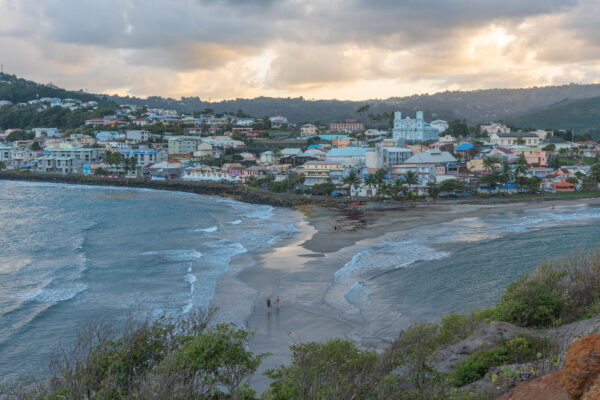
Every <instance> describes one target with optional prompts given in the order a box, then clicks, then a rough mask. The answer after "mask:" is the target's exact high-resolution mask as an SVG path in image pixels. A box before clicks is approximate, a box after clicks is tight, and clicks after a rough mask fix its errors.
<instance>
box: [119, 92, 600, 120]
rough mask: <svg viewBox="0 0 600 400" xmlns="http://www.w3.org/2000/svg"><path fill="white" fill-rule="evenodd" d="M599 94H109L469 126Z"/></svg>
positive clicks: (310, 115) (183, 104) (156, 102)
mask: <svg viewBox="0 0 600 400" xmlns="http://www.w3.org/2000/svg"><path fill="white" fill-rule="evenodd" d="M596 96H600V84H589V85H576V84H571V85H563V86H547V87H534V88H528V89H489V90H475V91H468V92H466V91H465V92H463V91H453V92H450V91H446V92H441V93H435V94H425V95H414V96H408V97H392V98H389V99H385V100H382V99H378V100H365V101H344V100H306V99H304V98H302V97H298V98H273V97H258V98H255V99H235V100H226V101H220V102H208V101H203V100H201V99H200V98H199V97H183V98H181V99H180V100H175V99H171V98H162V97H149V98H147V99H140V98H137V97H120V96H109V97H108V98H109V99H110V100H113V101H115V102H117V103H126V104H135V105H138V106H148V107H158V108H170V109H176V110H178V111H181V112H192V111H198V110H202V109H205V108H210V109H213V110H215V111H216V112H235V111H237V110H240V109H241V110H243V111H244V112H246V113H249V114H252V115H255V116H265V115H275V114H283V115H285V116H286V117H288V119H290V120H291V121H293V122H304V121H320V122H323V123H327V122H331V121H339V120H343V119H344V118H351V117H357V116H358V115H357V113H356V109H357V108H358V107H360V106H362V105H364V104H369V105H370V106H371V108H370V110H369V114H375V115H377V114H382V113H384V112H388V113H389V112H393V111H396V110H399V111H402V112H403V113H408V114H409V115H412V116H414V112H415V111H416V110H423V111H425V118H426V119H435V118H442V119H445V120H454V119H463V118H466V119H467V121H468V122H469V123H471V124H474V123H479V122H488V121H492V120H503V119H508V118H510V117H514V116H516V115H519V114H522V113H523V112H525V111H529V110H534V109H539V108H541V107H545V106H549V105H551V104H554V103H557V102H559V101H561V100H563V99H567V98H568V99H584V98H590V97H596Z"/></svg>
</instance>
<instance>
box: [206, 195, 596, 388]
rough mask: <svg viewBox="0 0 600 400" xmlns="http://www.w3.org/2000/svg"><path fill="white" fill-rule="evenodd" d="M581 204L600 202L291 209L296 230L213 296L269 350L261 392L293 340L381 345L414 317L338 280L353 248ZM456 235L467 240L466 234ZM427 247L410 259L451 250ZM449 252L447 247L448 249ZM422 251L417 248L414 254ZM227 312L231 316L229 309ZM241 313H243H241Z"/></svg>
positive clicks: (257, 384) (255, 344) (259, 347)
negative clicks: (240, 298) (241, 300)
mask: <svg viewBox="0 0 600 400" xmlns="http://www.w3.org/2000/svg"><path fill="white" fill-rule="evenodd" d="M583 203H585V205H586V207H587V206H590V207H596V206H598V205H599V204H600V202H599V201H598V200H597V199H586V200H580V199H578V200H563V201H561V202H560V203H559V204H558V206H557V205H555V203H551V202H547V201H540V202H536V201H524V202H510V203H499V204H485V203H484V204H472V203H461V202H456V203H451V202H439V203H435V202H432V203H419V204H414V203H413V204H397V203H396V204H378V205H377V206H366V207H362V208H359V207H355V208H346V209H330V208H323V207H312V206H304V207H300V208H297V209H296V210H294V211H293V212H294V213H296V214H297V217H298V219H297V221H298V222H297V223H296V225H295V226H296V228H297V229H298V232H297V234H295V235H294V236H293V237H291V238H287V239H281V240H278V241H275V242H274V243H272V244H270V245H268V246H266V247H264V248H261V249H259V250H258V251H256V252H254V253H253V254H252V257H253V259H254V264H253V265H252V266H251V267H249V268H244V269H242V270H241V272H239V273H238V274H237V275H236V276H235V277H234V276H231V275H226V276H224V277H223V278H222V281H221V284H220V285H219V288H218V289H217V292H216V294H215V301H214V305H215V306H217V307H223V308H225V309H229V308H230V307H232V306H233V308H235V309H238V310H240V311H241V312H240V313H239V314H236V318H237V319H235V322H237V323H241V324H245V325H246V326H247V327H248V328H249V329H250V330H252V331H254V333H255V336H254V338H253V340H252V343H251V349H252V350H253V351H255V352H257V353H270V356H268V357H266V358H265V360H264V361H263V364H262V365H261V367H260V370H259V372H258V373H257V374H256V375H255V377H254V378H253V381H252V386H253V387H254V388H255V389H257V390H259V391H260V390H264V389H266V388H267V380H266V379H265V377H264V376H262V373H263V372H264V371H265V370H266V369H270V368H276V367H279V366H281V365H284V364H287V363H288V362H289V360H290V350H289V346H290V345H293V344H295V343H306V342H310V341H318V342H323V341H326V340H328V339H332V338H336V337H341V338H347V339H350V340H353V341H354V342H355V343H357V344H358V345H359V346H360V347H361V348H365V349H380V348H383V347H385V346H387V345H388V344H389V343H390V341H391V340H393V339H394V337H395V336H396V335H397V334H398V333H399V332H400V331H401V330H402V329H405V328H406V327H408V326H409V325H410V324H411V323H413V322H416V321H418V320H419V319H416V318H415V316H414V315H412V316H410V313H405V312H399V311H398V308H401V307H389V306H384V305H382V304H385V302H384V303H381V304H371V302H370V301H368V300H365V299H363V298H360V297H361V296H358V297H359V298H360V299H359V300H356V301H355V300H354V299H352V297H351V296H350V295H349V294H351V293H352V292H353V291H354V287H351V288H349V287H344V286H343V285H338V282H339V281H340V278H343V274H341V272H343V271H344V270H345V269H347V268H348V265H351V264H352V263H353V262H354V259H355V258H356V256H357V254H361V252H363V253H364V252H368V251H371V250H369V249H371V248H372V247H373V246H379V247H380V248H385V247H386V243H387V241H389V240H392V238H394V237H396V236H397V235H399V234H400V235H403V234H404V235H406V234H409V235H410V234H412V233H413V232H425V231H427V232H436V231H439V230H440V227H443V229H442V230H444V229H445V230H448V229H449V228H448V227H449V226H452V224H454V221H463V220H465V219H466V220H468V221H474V220H477V219H478V218H480V217H483V216H487V215H494V216H496V217H497V218H498V219H499V220H502V216H503V215H505V216H507V218H514V215H515V213H518V215H521V214H523V215H525V216H527V215H529V214H530V213H540V212H541V213H542V214H543V213H545V212H548V213H552V212H553V207H558V208H560V211H561V212H564V211H566V210H568V209H569V208H572V207H582V204H583ZM594 212H596V211H594ZM535 215H537V214H535ZM582 218H583V219H585V217H582ZM577 221H579V220H577ZM492 239H493V237H492ZM459 240H460V241H463V240H466V241H469V240H471V239H469V238H464V237H463V238H460V239H459ZM475 240H479V238H476V239H475ZM401 246H403V245H401ZM432 247H434V248H435V247H439V248H443V246H432ZM425 249H427V250H425ZM428 250H429V249H428V248H417V252H416V253H417V255H416V256H415V260H414V261H411V260H409V261H408V263H409V264H411V265H412V264H414V262H418V261H420V260H421V261H422V260H424V261H427V260H437V259H439V258H444V257H447V255H448V254H449V253H447V252H444V251H442V250H439V251H437V252H435V251H434V253H431V252H427V251H428ZM446 250H448V251H450V249H449V248H447V249H446ZM419 251H422V254H418V253H419ZM431 254H434V255H431ZM236 257H239V259H238V260H237V261H236V259H235V258H234V259H233V260H232V265H235V264H236V262H237V263H243V261H242V260H243V259H244V257H246V256H245V255H238V256H236ZM373 257H376V256H375V255H373ZM409 266H410V265H403V267H409ZM415 268H416V267H415ZM384 272H385V271H384ZM340 275H342V276H340ZM342 281H343V279H342ZM338 286H340V287H338ZM355 286H356V284H355ZM348 289H350V290H348ZM241 290H245V291H246V293H248V294H249V295H250V298H252V299H254V301H252V302H249V303H247V304H238V305H231V304H227V303H226V299H227V298H233V297H236V298H237V296H234V295H233V294H234V293H237V294H239V293H240V291H241ZM227 293H230V294H231V295H228V294H227ZM278 296H279V297H280V298H281V307H280V309H279V310H277V309H276V308H275V307H272V308H271V309H270V310H268V309H267V306H266V299H267V298H270V299H271V300H272V301H273V302H274V301H275V299H276V298H277V297H278ZM362 297H365V296H364V295H363V296H362ZM340 302H344V304H340ZM361 302H362V303H361ZM347 303H350V304H347ZM450 308H451V307H450ZM459 308H460V307H459ZM223 312H224V311H223ZM219 313H221V311H220V312H219ZM226 315H228V316H229V317H231V316H232V314H231V313H226ZM243 315H247V318H246V319H243ZM423 315H424V317H423V318H425V319H427V318H428V317H427V313H424V314H423ZM429 315H430V316H431V315H436V313H435V312H434V313H433V314H431V313H429ZM222 316H223V315H222ZM437 317H438V318H439V316H437ZM417 318H418V317H417Z"/></svg>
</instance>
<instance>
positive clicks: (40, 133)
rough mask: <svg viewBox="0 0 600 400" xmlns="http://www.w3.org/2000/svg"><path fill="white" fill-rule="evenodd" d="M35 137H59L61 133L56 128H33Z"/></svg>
mask: <svg viewBox="0 0 600 400" xmlns="http://www.w3.org/2000/svg"><path fill="white" fill-rule="evenodd" d="M32 131H33V133H35V138H36V139H39V138H47V137H61V136H62V133H61V132H60V130H59V129H58V128H33V129H32Z"/></svg>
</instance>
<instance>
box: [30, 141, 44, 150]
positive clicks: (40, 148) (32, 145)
mask: <svg viewBox="0 0 600 400" xmlns="http://www.w3.org/2000/svg"><path fill="white" fill-rule="evenodd" d="M30 149H31V150H33V151H38V150H42V146H40V144H39V143H38V142H37V140H36V141H35V142H33V143H31V147H30Z"/></svg>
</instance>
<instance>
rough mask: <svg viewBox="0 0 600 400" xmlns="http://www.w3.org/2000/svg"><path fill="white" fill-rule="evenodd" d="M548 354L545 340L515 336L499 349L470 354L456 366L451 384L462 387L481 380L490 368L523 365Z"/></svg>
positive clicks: (549, 348) (549, 350)
mask: <svg viewBox="0 0 600 400" xmlns="http://www.w3.org/2000/svg"><path fill="white" fill-rule="evenodd" d="M550 353H551V347H550V345H549V342H548V341H547V340H545V339H538V338H530V337H524V336H515V337H513V338H512V339H509V340H506V341H505V342H504V343H503V344H502V345H501V346H500V347H496V348H494V349H490V350H482V351H476V352H475V353H473V354H471V356H470V357H469V358H468V359H466V360H465V361H463V362H461V363H459V364H458V365H457V366H456V369H455V371H454V374H453V377H452V382H453V383H454V384H455V385H456V386H464V385H466V384H469V383H471V382H475V381H476V380H479V379H481V378H483V376H484V375H485V374H486V373H487V372H488V371H489V370H490V368H492V367H498V366H500V365H502V364H507V363H508V364H512V363H515V364H519V363H524V362H528V361H532V360H535V359H537V358H539V357H542V356H547V355H549V354H550Z"/></svg>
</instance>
